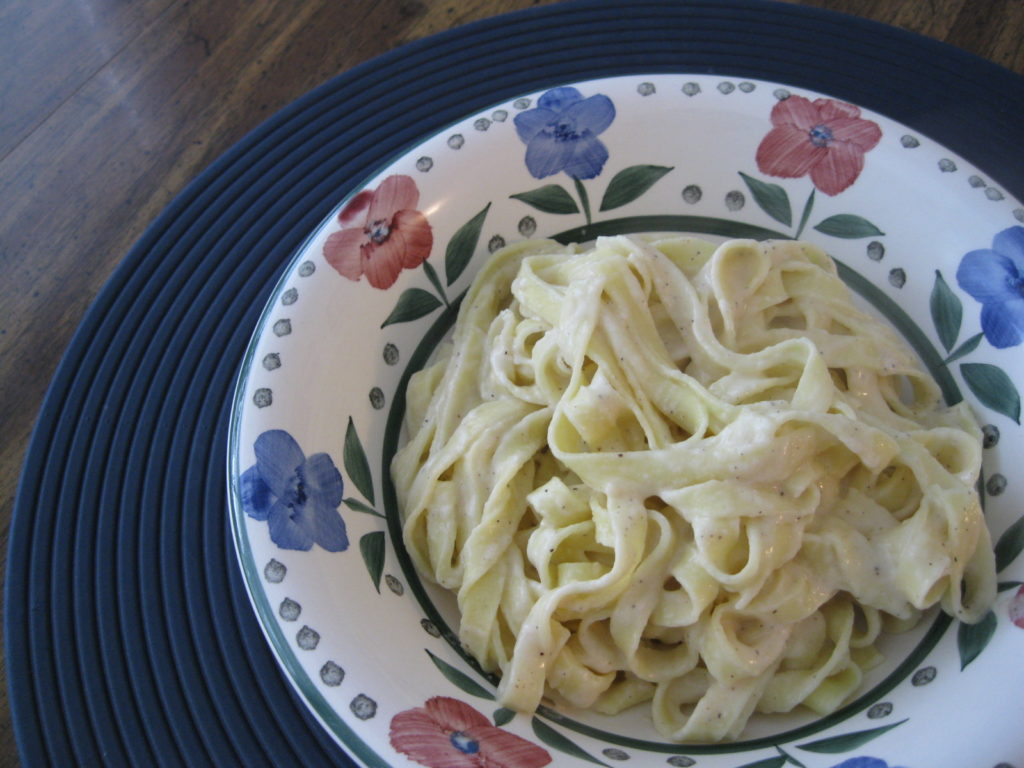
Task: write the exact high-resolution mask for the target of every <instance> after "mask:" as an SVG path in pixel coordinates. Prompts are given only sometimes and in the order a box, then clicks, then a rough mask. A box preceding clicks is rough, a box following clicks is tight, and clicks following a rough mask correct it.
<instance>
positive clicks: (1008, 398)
mask: <svg viewBox="0 0 1024 768" xmlns="http://www.w3.org/2000/svg"><path fill="white" fill-rule="evenodd" d="M960 373H962V374H963V376H964V381H966V382H967V386H968V387H970V388H971V392H973V393H974V395H975V397H977V398H978V400H980V401H981V403H982V405H986V406H988V407H989V408H991V409H992V410H993V411H997V412H999V413H1001V414H1003V415H1004V416H1009V417H1010V418H1011V419H1013V420H1014V421H1015V422H1017V423H1018V424H1020V393H1019V392H1017V388H1016V387H1015V386H1014V385H1013V380H1012V379H1011V378H1010V377H1009V376H1007V375H1006V373H1005V371H1003V369H1002V368H999V367H997V366H995V365H990V364H989V363H962V364H961V365H960Z"/></svg>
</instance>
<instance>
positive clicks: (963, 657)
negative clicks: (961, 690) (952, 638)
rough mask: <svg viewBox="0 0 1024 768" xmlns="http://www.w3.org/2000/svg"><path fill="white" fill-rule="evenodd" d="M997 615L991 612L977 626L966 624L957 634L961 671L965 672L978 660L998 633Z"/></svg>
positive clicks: (961, 626)
mask: <svg viewBox="0 0 1024 768" xmlns="http://www.w3.org/2000/svg"><path fill="white" fill-rule="evenodd" d="M996 624H997V622H996V615H995V614H994V613H993V612H992V611H989V612H988V613H986V614H985V617H984V618H983V619H982V620H981V621H979V622H978V623H977V624H964V623H963V622H960V628H959V629H958V630H957V633H956V645H957V648H958V649H959V651H960V669H961V670H963V669H965V668H966V667H967V665H968V664H970V663H971V662H972V661H974V660H975V659H976V658H978V655H979V654H980V653H981V652H982V651H983V650H985V646H986V645H988V643H989V641H990V640H991V639H992V636H993V635H994V634H995V633H996Z"/></svg>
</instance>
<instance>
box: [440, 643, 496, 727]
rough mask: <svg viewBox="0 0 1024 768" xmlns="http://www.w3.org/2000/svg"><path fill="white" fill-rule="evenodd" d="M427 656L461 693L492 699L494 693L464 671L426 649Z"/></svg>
mask: <svg viewBox="0 0 1024 768" xmlns="http://www.w3.org/2000/svg"><path fill="white" fill-rule="evenodd" d="M427 656H429V657H430V660H431V661H432V662H434V666H435V667H437V668H438V669H439V670H441V674H442V675H444V676H445V677H446V678H447V679H448V682H450V683H451V684H452V685H454V686H455V687H456V688H458V689H459V690H460V691H462V692H463V693H468V694H469V695H470V696H476V697H478V698H481V699H488V700H490V701H494V694H493V693H491V692H490V691H488V690H487V689H486V688H484V687H483V686H482V685H480V684H479V683H478V682H476V681H475V680H473V679H472V678H471V677H470V676H469V675H467V674H466V673H465V672H462V671H460V670H458V669H456V668H455V667H453V666H452V665H451V664H449V663H448V662H447V661H443V660H442V659H439V658H437V656H435V655H434V654H432V653H431V652H430V651H427ZM498 711H499V712H500V711H501V710H498Z"/></svg>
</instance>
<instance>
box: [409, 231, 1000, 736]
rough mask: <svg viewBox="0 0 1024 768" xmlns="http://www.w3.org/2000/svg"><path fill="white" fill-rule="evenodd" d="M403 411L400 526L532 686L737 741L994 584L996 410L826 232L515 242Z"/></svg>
mask: <svg viewBox="0 0 1024 768" xmlns="http://www.w3.org/2000/svg"><path fill="white" fill-rule="evenodd" d="M406 425H407V429H408V440H407V442H406V443H404V445H403V446H402V448H401V450H400V451H399V452H398V454H396V456H395V459H394V462H393V464H392V475H393V478H394V481H395V487H396V490H397V494H398V501H399V505H400V509H401V510H402V519H403V532H404V542H405V546H406V548H407V550H408V552H409V555H410V556H411V558H412V560H413V562H414V564H415V566H416V568H417V569H418V571H419V572H420V573H421V574H422V575H423V576H425V577H427V578H428V579H430V580H432V581H433V582H436V583H437V584H439V585H441V586H442V587H444V588H446V589H448V590H451V591H452V592H453V593H455V595H456V596H457V601H458V607H459V610H460V616H461V619H460V627H459V636H460V639H461V641H462V643H463V644H464V646H465V647H466V648H467V649H468V651H469V652H470V653H471V654H472V655H473V656H474V657H475V658H476V659H477V661H478V662H479V663H480V665H481V666H482V667H483V668H484V669H486V670H489V671H492V672H495V673H497V674H499V675H500V685H499V690H498V698H499V701H500V702H501V703H502V704H503V705H504V706H507V707H510V708H512V709H515V710H518V711H525V712H530V711H533V710H534V709H535V708H536V707H537V706H538V705H539V703H540V701H541V699H542V697H550V698H551V699H553V700H555V701H556V702H561V703H563V704H565V705H568V706H571V707H580V708H588V709H593V710H596V711H598V712H601V713H608V714H611V713H616V712H619V711H622V710H623V709H626V708H628V707H632V706H635V705H638V704H642V703H645V704H647V706H649V707H650V709H651V714H652V718H653V722H654V724H655V726H656V727H657V729H658V731H659V732H660V733H661V734H663V735H664V736H665V737H666V738H668V739H671V740H675V741H687V742H713V741H719V740H723V739H735V738H737V737H739V736H740V735H741V733H742V731H743V729H744V727H745V725H746V723H747V721H748V719H749V718H750V717H751V716H752V715H753V714H754V713H755V712H757V713H779V712H788V711H791V710H793V709H795V708H797V707H806V708H809V709H810V710H811V711H813V712H815V713H819V714H825V713H828V712H831V711H834V710H835V709H836V708H838V707H839V706H841V705H842V704H843V703H845V702H846V701H848V700H849V698H850V697H851V695H852V694H853V693H854V692H855V691H856V690H857V689H858V687H859V686H860V685H861V682H862V678H863V675H864V673H865V671H866V670H868V669H870V668H871V667H873V666H874V665H876V664H878V663H879V661H880V660H881V656H880V652H879V651H878V650H877V648H876V645H877V643H878V640H879V639H880V638H881V637H882V636H883V635H884V634H885V633H887V632H893V631H902V630H906V629H908V628H910V627H912V626H914V624H915V623H916V622H917V621H918V620H919V619H920V617H921V615H922V612H923V611H925V610H927V609H929V608H930V607H932V606H934V605H940V606H941V608H942V610H944V611H946V612H947V613H948V614H949V615H951V616H953V617H954V618H956V619H959V620H962V621H966V622H973V621H977V620H979V619H980V618H981V617H982V616H983V615H984V613H985V612H986V611H987V609H988V607H989V604H990V603H991V601H992V599H993V597H994V594H995V573H994V571H995V568H994V558H993V554H992V546H991V543H990V540H989V534H988V531H987V529H986V526H985V522H984V519H983V517H982V511H981V507H980V504H979V498H978V493H977V490H976V483H977V481H978V476H979V472H980V466H981V436H980V430H979V428H978V426H977V424H976V423H975V420H974V418H973V416H972V415H971V413H970V411H969V409H968V408H967V406H966V405H964V404H959V405H957V406H954V407H948V408H947V407H945V406H944V405H943V404H942V403H941V402H940V393H939V389H938V386H937V385H936V384H935V382H934V380H933V379H932V378H931V377H930V376H929V375H928V374H927V373H926V372H925V371H924V369H923V368H922V366H921V364H920V363H919V362H918V360H917V358H916V356H915V354H914V353H913V351H912V350H911V349H910V348H909V347H908V346H907V345H906V343H905V342H904V341H903V340H902V339H901V338H900V337H899V336H898V335H897V334H896V333H895V332H894V331H893V330H892V329H891V328H890V327H889V326H887V325H886V324H884V323H883V322H881V321H879V320H877V319H875V318H873V317H872V316H869V315H868V314H866V313H865V312H863V311H861V310H860V309H858V308H857V307H856V306H855V305H854V304H853V302H852V300H851V295H850V292H849V290H848V289H847V287H846V286H845V284H844V283H843V282H842V281H841V280H840V278H839V277H838V275H837V272H836V268H835V265H834V263H833V262H832V261H831V259H830V258H829V257H828V256H827V255H826V254H825V253H824V252H822V251H821V250H819V249H818V248H816V247H815V246H813V245H810V244H807V243H802V242H793V241H768V242H755V241H752V240H732V241H728V242H725V243H723V244H720V245H716V244H712V243H709V242H705V241H702V240H699V239H695V238H690V237H683V236H675V235H673V236H668V235H665V236H659V235H655V234H646V235H632V236H622V237H607V238H599V239H598V240H597V241H596V243H595V244H593V245H591V246H588V247H581V246H563V245H560V244H558V243H555V242H551V241H528V242H523V243H518V244H513V245H511V246H508V247H506V248H504V249H502V250H501V251H499V252H498V253H497V254H495V255H494V256H493V257H492V258H491V259H490V260H489V261H488V262H487V263H486V265H484V266H483V268H482V270H481V272H480V274H479V275H478V276H477V278H476V279H475V280H474V282H473V284H472V286H471V287H470V289H469V291H468V293H467V295H466V296H465V298H464V300H463V303H462V306H461V308H460V312H459V318H458V321H457V323H456V325H455V329H454V333H453V337H452V338H451V340H450V341H447V342H445V343H444V344H443V349H440V350H439V351H438V353H437V355H436V356H435V359H434V360H433V361H432V362H431V364H430V365H429V366H428V367H426V368H424V369H423V370H422V371H420V372H418V373H417V374H415V375H414V376H413V377H412V379H411V381H410V383H409V387H408V391H407V413H406Z"/></svg>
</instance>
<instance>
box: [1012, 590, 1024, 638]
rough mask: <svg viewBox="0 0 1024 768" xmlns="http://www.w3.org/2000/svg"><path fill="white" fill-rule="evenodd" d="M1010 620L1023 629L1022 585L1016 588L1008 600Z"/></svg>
mask: <svg viewBox="0 0 1024 768" xmlns="http://www.w3.org/2000/svg"><path fill="white" fill-rule="evenodd" d="M1010 621H1012V622H1013V623H1014V624H1016V625H1017V626H1018V627H1020V628H1021V629H1024V587H1021V588H1020V589H1018V590H1017V594H1016V595H1014V596H1013V600H1011V601H1010Z"/></svg>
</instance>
